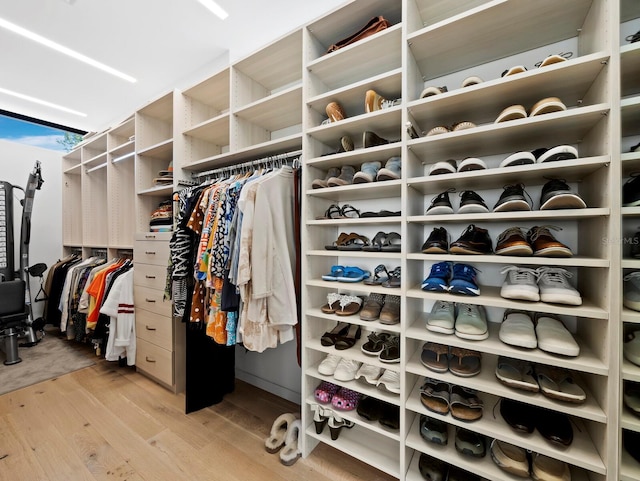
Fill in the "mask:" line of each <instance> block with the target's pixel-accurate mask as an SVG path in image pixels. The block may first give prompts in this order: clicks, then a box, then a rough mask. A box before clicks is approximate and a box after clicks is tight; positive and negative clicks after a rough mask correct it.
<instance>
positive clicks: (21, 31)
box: [0, 18, 137, 83]
mask: <svg viewBox="0 0 640 481" xmlns="http://www.w3.org/2000/svg"><path fill="white" fill-rule="evenodd" d="M0 27H2V28H5V29H7V30H9V31H11V32H13V33H17V34H18V35H21V36H23V37H25V38H28V39H29V40H33V41H34V42H37V43H39V44H41V45H44V46H45V47H49V48H51V49H53V50H56V51H57V52H60V53H63V54H65V55H68V56H69V57H72V58H75V59H76V60H80V61H81V62H84V63H86V64H88V65H91V66H92V67H95V68H97V69H100V70H102V71H104V72H107V73H110V74H111V75H115V76H116V77H119V78H121V79H124V80H126V81H128V82H131V83H135V82H137V80H136V79H135V78H133V77H132V76H130V75H127V74H125V73H122V72H120V71H119V70H116V69H115V68H113V67H109V66H108V65H105V64H103V63H102V62H98V61H97V60H94V59H92V58H91V57H87V56H86V55H83V54H81V53H80V52H76V51H75V50H72V49H70V48H68V47H65V46H64V45H60V44H59V43H56V42H54V41H53V40H49V39H48V38H45V37H43V36H42V35H38V34H37V33H35V32H32V31H31V30H27V29H26V28H23V27H21V26H19V25H16V24H15V23H11V22H9V21H8V20H5V19H3V18H0Z"/></svg>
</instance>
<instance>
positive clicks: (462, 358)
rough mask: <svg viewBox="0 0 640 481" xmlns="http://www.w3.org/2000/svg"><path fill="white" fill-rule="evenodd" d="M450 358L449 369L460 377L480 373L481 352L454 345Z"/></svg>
mask: <svg viewBox="0 0 640 481" xmlns="http://www.w3.org/2000/svg"><path fill="white" fill-rule="evenodd" d="M450 354H451V357H450V358H449V371H451V373H452V374H455V375H456V376H460V377H472V376H477V375H478V374H480V353H479V352H478V351H472V350H471V349H463V348H461V347H452V348H451V351H450Z"/></svg>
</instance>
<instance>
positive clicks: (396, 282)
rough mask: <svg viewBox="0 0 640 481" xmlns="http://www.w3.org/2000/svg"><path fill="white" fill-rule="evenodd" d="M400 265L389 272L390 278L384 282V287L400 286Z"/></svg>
mask: <svg viewBox="0 0 640 481" xmlns="http://www.w3.org/2000/svg"><path fill="white" fill-rule="evenodd" d="M400 273H401V272H400V266H398V267H396V268H395V269H394V270H392V271H391V272H390V273H389V278H388V279H387V280H386V281H384V282H383V283H382V287H400Z"/></svg>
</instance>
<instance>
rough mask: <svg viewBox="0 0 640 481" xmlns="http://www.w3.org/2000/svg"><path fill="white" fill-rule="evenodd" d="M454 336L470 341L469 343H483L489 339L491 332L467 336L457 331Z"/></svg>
mask: <svg viewBox="0 0 640 481" xmlns="http://www.w3.org/2000/svg"><path fill="white" fill-rule="evenodd" d="M454 334H455V335H456V337H459V338H460V339H468V340H469V341H483V340H484V339H487V338H488V337H489V331H486V332H483V333H482V334H467V333H464V332H460V331H458V330H457V329H456V331H455V333H454Z"/></svg>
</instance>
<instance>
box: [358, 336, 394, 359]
mask: <svg viewBox="0 0 640 481" xmlns="http://www.w3.org/2000/svg"><path fill="white" fill-rule="evenodd" d="M389 337H390V334H387V333H386V332H372V333H371V334H369V335H368V336H367V339H368V341H367V342H365V343H364V344H363V345H362V346H361V347H360V350H361V351H362V352H364V353H365V354H367V355H369V356H378V355H379V354H380V353H381V352H382V349H384V344H385V342H387V340H388V339H389Z"/></svg>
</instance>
